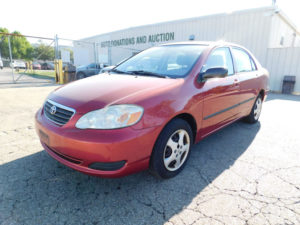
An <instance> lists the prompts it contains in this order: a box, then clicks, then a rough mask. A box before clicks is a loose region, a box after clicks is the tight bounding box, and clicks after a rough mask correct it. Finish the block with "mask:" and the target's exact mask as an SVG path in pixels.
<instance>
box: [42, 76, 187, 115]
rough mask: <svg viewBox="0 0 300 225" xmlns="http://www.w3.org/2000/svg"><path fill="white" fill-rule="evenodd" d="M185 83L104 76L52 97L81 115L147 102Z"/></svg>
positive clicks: (64, 88) (67, 87)
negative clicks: (160, 92)
mask: <svg viewBox="0 0 300 225" xmlns="http://www.w3.org/2000/svg"><path fill="white" fill-rule="evenodd" d="M183 82H184V79H182V78H181V79H170V78H158V77H150V76H133V75H126V74H111V75H109V74H100V75H96V76H92V77H89V78H85V79H82V80H78V81H75V82H72V83H70V84H67V85H65V86H62V87H60V88H58V89H56V90H55V91H54V92H52V93H51V94H50V96H49V97H48V98H49V99H51V100H53V101H55V102H57V103H60V104H63V105H65V106H68V107H71V108H74V109H75V110H76V111H77V112H78V113H86V112H88V111H91V110H96V109H100V108H104V107H105V106H107V105H111V104H127V103H128V104H134V103H135V100H136V99H140V100H141V99H145V98H147V97H148V96H152V95H153V94H156V93H159V91H162V90H166V89H170V88H175V87H177V86H179V85H181V84H182V83H183Z"/></svg>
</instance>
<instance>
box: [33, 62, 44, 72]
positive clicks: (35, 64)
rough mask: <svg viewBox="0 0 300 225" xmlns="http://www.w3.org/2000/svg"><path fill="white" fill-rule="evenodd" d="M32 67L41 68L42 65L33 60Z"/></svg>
mask: <svg viewBox="0 0 300 225" xmlns="http://www.w3.org/2000/svg"><path fill="white" fill-rule="evenodd" d="M32 69H34V70H41V69H42V66H41V64H39V63H38V62H33V63H32Z"/></svg>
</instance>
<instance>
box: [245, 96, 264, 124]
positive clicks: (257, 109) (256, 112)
mask: <svg viewBox="0 0 300 225" xmlns="http://www.w3.org/2000/svg"><path fill="white" fill-rule="evenodd" d="M262 103H263V100H262V96H261V95H258V96H257V98H256V100H255V103H254V105H253V107H252V110H251V113H250V114H249V115H248V116H247V117H246V118H245V120H246V122H248V123H256V122H257V121H258V119H259V116H260V114H261V109H262Z"/></svg>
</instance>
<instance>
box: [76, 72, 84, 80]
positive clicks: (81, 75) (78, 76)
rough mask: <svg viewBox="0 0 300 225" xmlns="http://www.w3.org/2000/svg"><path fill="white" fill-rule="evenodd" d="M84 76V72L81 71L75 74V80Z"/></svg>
mask: <svg viewBox="0 0 300 225" xmlns="http://www.w3.org/2000/svg"><path fill="white" fill-rule="evenodd" d="M85 77H86V76H85V74H84V73H82V72H80V73H77V74H76V78H77V80H80V79H83V78H85Z"/></svg>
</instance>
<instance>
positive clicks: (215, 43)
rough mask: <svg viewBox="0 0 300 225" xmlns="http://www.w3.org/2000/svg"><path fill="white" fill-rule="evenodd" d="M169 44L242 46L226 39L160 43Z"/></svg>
mask: <svg viewBox="0 0 300 225" xmlns="http://www.w3.org/2000/svg"><path fill="white" fill-rule="evenodd" d="M171 45H205V46H208V47H211V48H213V47H216V46H228V45H229V46H234V47H239V48H244V47H243V46H240V45H238V44H234V43H231V42H226V41H183V42H173V43H168V44H162V46H171Z"/></svg>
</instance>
